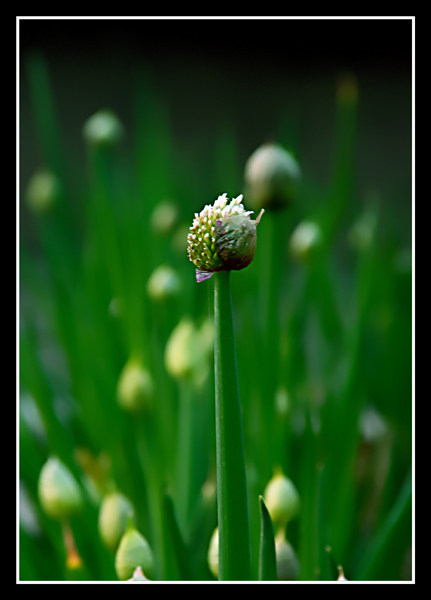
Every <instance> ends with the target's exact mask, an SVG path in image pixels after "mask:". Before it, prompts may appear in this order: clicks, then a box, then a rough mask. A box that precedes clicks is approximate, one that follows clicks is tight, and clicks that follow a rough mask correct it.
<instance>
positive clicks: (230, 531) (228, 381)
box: [214, 271, 251, 581]
mask: <svg viewBox="0 0 431 600" xmlns="http://www.w3.org/2000/svg"><path fill="white" fill-rule="evenodd" d="M214 326H215V348H214V351H215V410H216V450H217V512H218V528H219V567H218V572H219V579H220V580H224V581H247V580H250V579H251V566H250V538H249V525H248V510H247V488H246V474H245V457H244V441H243V432H242V418H241V403H240V397H239V386H238V374H237V365H236V353H235V338H234V327H233V315H232V300H231V293H230V271H220V272H217V273H215V284H214Z"/></svg>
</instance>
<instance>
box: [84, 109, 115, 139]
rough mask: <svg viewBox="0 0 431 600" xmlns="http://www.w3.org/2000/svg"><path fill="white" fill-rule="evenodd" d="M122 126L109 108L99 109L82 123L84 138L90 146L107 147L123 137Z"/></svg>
mask: <svg viewBox="0 0 431 600" xmlns="http://www.w3.org/2000/svg"><path fill="white" fill-rule="evenodd" d="M123 133H124V128H123V125H122V123H121V122H120V120H119V119H118V117H117V115H116V114H115V113H113V112H112V111H110V110H99V111H98V112H96V113H95V114H94V115H92V116H91V117H90V118H89V119H87V121H86V122H85V124H84V128H83V134H84V138H85V139H86V140H87V142H88V143H89V144H91V145H92V146H99V147H108V146H114V145H115V144H117V143H118V142H119V141H120V139H121V138H122V137H123Z"/></svg>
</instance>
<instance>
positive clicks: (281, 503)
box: [264, 470, 300, 530]
mask: <svg viewBox="0 0 431 600" xmlns="http://www.w3.org/2000/svg"><path fill="white" fill-rule="evenodd" d="M264 500H265V504H266V507H267V509H268V511H269V514H270V515H271V519H272V523H273V525H274V529H275V530H280V529H282V528H284V527H285V526H286V525H287V523H288V522H289V521H290V520H291V519H292V518H293V517H295V516H296V515H297V514H298V512H299V506H300V500H299V494H298V491H297V489H296V487H295V486H294V484H293V483H292V481H291V480H290V479H289V478H288V477H286V476H285V475H284V473H283V472H282V471H281V470H278V471H276V473H275V474H274V476H273V477H272V479H271V480H270V481H269V482H268V484H267V486H266V488H265V492H264Z"/></svg>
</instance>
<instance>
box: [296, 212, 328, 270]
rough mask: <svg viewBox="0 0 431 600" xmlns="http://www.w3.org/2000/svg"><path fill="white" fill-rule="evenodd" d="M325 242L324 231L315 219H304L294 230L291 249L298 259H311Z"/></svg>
mask: <svg viewBox="0 0 431 600" xmlns="http://www.w3.org/2000/svg"><path fill="white" fill-rule="evenodd" d="M322 244H323V233H322V229H321V227H320V225H319V224H318V223H316V222H315V221H302V222H301V223H299V224H298V225H297V226H296V227H295V229H294V230H293V232H292V235H291V236H290V240H289V249H290V252H291V254H292V256H293V257H294V258H295V259H296V260H298V261H304V262H305V261H306V260H307V259H309V258H310V257H311V256H312V255H313V254H314V253H315V252H316V251H317V250H318V249H319V248H320V247H321V246H322Z"/></svg>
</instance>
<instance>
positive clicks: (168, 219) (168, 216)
mask: <svg viewBox="0 0 431 600" xmlns="http://www.w3.org/2000/svg"><path fill="white" fill-rule="evenodd" d="M178 213H179V211H178V206H177V205H176V204H175V202H172V201H171V200H163V201H162V202H159V204H157V206H156V207H155V208H154V210H153V212H152V214H151V227H152V229H153V231H155V232H156V233H160V234H165V233H169V232H170V231H172V229H173V227H174V226H175V224H176V222H177V219H178Z"/></svg>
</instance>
